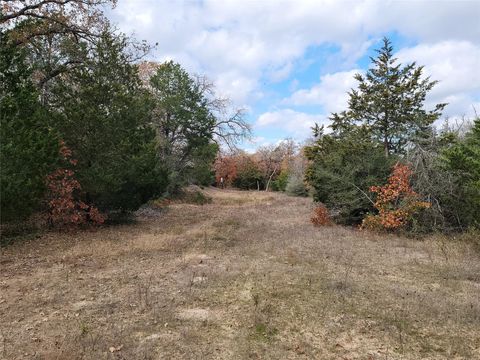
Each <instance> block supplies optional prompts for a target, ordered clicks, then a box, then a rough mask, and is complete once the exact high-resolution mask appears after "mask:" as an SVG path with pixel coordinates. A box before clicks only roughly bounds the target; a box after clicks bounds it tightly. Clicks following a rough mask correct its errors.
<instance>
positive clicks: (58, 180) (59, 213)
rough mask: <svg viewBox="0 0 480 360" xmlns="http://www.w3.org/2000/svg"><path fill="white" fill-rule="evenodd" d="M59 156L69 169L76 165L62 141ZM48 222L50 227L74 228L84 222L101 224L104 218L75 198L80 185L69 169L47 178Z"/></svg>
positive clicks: (58, 170) (53, 173) (61, 170)
mask: <svg viewBox="0 0 480 360" xmlns="http://www.w3.org/2000/svg"><path fill="white" fill-rule="evenodd" d="M60 156H61V157H62V159H63V160H64V161H65V162H66V164H68V165H69V166H71V167H74V166H75V165H76V164H77V160H75V159H72V158H71V157H72V151H71V150H70V149H69V148H68V147H67V146H66V145H65V143H64V142H63V141H62V142H61V143H60ZM46 181H47V189H48V198H47V205H48V208H49V211H48V222H49V224H50V225H51V226H66V227H70V226H76V225H80V224H84V223H86V222H92V223H94V224H102V223H103V222H104V221H105V216H104V215H102V214H101V213H100V211H99V210H98V209H97V208H96V207H94V206H91V205H87V204H85V203H84V202H83V201H80V200H78V199H77V198H76V195H77V194H78V192H79V191H80V190H81V186H80V183H79V182H78V180H77V179H75V172H74V171H73V170H71V169H65V168H60V169H57V170H55V171H54V172H52V173H51V174H50V175H48V176H47V179H46Z"/></svg>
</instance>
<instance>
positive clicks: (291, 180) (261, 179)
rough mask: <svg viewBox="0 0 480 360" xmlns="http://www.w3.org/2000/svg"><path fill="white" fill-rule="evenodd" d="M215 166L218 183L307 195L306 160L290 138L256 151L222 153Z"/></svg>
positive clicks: (246, 188)
mask: <svg viewBox="0 0 480 360" xmlns="http://www.w3.org/2000/svg"><path fill="white" fill-rule="evenodd" d="M214 168H215V181H216V184H217V186H233V187H236V188H239V189H243V190H265V191H270V190H272V191H287V192H288V193H290V194H292V195H298V196H305V195H307V190H306V187H305V184H304V172H305V168H306V161H305V158H304V157H303V153H302V149H301V148H300V147H299V146H298V144H296V143H295V142H294V141H292V140H290V139H286V140H284V141H281V142H280V143H279V144H278V145H268V146H261V147H259V148H258V149H257V150H256V152H255V153H253V154H249V153H246V152H244V151H235V152H231V153H228V154H222V153H219V155H218V156H217V158H216V160H215V164H214ZM222 179H223V180H222Z"/></svg>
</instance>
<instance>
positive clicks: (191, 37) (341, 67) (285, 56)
mask: <svg viewBox="0 0 480 360" xmlns="http://www.w3.org/2000/svg"><path fill="white" fill-rule="evenodd" d="M108 16H109V17H110V18H111V20H112V22H114V23H116V25H117V26H118V27H119V28H120V29H121V30H122V31H123V32H125V33H127V34H134V35H135V37H136V38H138V39H144V40H147V41H149V42H150V43H158V45H157V47H156V49H155V51H154V52H153V53H152V54H151V58H152V59H154V60H156V61H165V60H169V59H173V60H175V61H177V62H179V63H181V64H182V65H183V66H184V67H185V68H186V69H188V70H189V71H191V72H195V73H202V74H206V75H207V76H208V77H209V78H210V79H212V80H213V81H214V82H215V83H216V85H217V88H218V91H219V92H220V93H221V94H223V95H226V96H228V97H230V98H231V99H232V100H233V101H234V102H235V104H237V105H238V106H242V107H244V108H246V109H248V115H247V116H248V120H249V121H250V122H251V123H252V125H253V129H254V136H255V137H254V139H253V142H252V143H249V144H245V148H247V149H248V148H253V147H256V146H259V145H262V144H266V143H275V142H277V141H278V140H279V139H282V138H285V137H293V138H295V139H297V140H302V139H305V138H307V137H308V136H309V135H310V127H311V126H312V125H313V124H314V123H315V122H317V123H324V124H328V115H329V114H330V113H331V112H332V111H340V110H342V109H344V108H345V106H346V91H348V90H349V89H350V88H352V87H354V86H355V81H354V80H353V75H354V74H355V73H356V72H362V71H365V69H366V68H367V67H368V65H369V56H372V55H373V54H374V49H375V48H378V47H379V45H380V40H381V38H382V37H383V36H387V37H389V38H390V39H391V40H392V41H393V45H394V47H395V51H396V57H398V58H399V59H400V60H401V62H403V63H406V62H411V61H417V63H419V64H422V65H425V73H426V75H431V77H432V79H435V80H439V81H440V83H439V84H438V85H437V86H436V88H434V90H433V91H432V93H431V95H430V97H429V98H428V101H427V107H428V106H431V105H432V104H434V103H438V102H448V103H449V104H450V105H449V106H448V107H447V108H446V111H445V113H444V114H445V116H448V117H458V116H462V115H466V116H472V115H473V107H474V106H475V107H476V109H477V110H478V111H479V112H480V22H479V19H480V0H470V1H462V0H450V1H445V0H443V1H442V0H437V1H434V0H430V1H413V0H412V1H408V0H403V1H387V0H378V1H374V0H372V1H361V0H357V1H340V0H336V1H334V0H324V1H321V0H312V1H307V0H296V1H295V0H289V1H280V0H255V1H252V0H235V1H227V0H203V1H179V0H178V1H176V0H170V1H162V0H118V5H117V7H116V8H115V9H114V10H110V11H108Z"/></svg>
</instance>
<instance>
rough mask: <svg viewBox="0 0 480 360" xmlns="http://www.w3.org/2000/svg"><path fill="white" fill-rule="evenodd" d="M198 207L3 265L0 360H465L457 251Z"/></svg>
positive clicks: (467, 254) (279, 215) (243, 199)
mask: <svg viewBox="0 0 480 360" xmlns="http://www.w3.org/2000/svg"><path fill="white" fill-rule="evenodd" d="M208 193H209V194H210V195H211V196H212V197H213V198H214V202H213V203H212V204H208V205H204V206H195V205H188V204H178V205H172V206H171V207H170V208H169V209H168V210H167V211H165V212H159V213H156V214H150V216H148V217H147V216H143V217H141V218H139V220H138V222H137V223H136V224H133V225H123V226H117V227H108V228H103V229H100V230H98V231H94V232H93V231H90V232H83V233H80V234H76V235H67V234H48V235H45V236H42V237H41V238H39V239H36V240H35V241H32V242H30V243H21V244H20V243H19V244H16V245H13V246H10V247H8V248H6V249H3V250H2V254H1V256H0V319H1V321H0V359H177V358H178V359H475V358H477V359H480V258H479V256H478V254H475V253H474V252H472V251H471V250H470V249H469V248H468V246H467V245H463V244H458V243H455V242H454V241H452V242H448V243H445V242H440V241H434V240H431V241H423V242H421V241H415V240H408V239H402V238H396V237H393V236H376V235H372V234H365V233H359V232H357V231H353V230H350V229H345V228H341V227H327V228H320V229H318V228H314V227H313V226H312V225H310V223H309V216H310V212H311V209H312V206H313V205H312V204H311V200H309V199H301V198H293V197H288V196H286V195H283V194H274V193H257V192H237V191H220V190H213V189H212V190H208Z"/></svg>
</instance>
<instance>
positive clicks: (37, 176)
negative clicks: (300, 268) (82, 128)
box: [0, 32, 58, 223]
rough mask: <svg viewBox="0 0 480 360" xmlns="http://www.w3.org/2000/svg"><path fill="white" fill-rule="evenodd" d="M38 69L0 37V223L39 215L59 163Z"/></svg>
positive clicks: (49, 114) (23, 54) (51, 115)
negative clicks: (38, 86)
mask: <svg viewBox="0 0 480 360" xmlns="http://www.w3.org/2000/svg"><path fill="white" fill-rule="evenodd" d="M32 72H33V69H32V67H30V66H28V65H27V63H26V62H25V51H24V50H21V49H19V48H17V47H15V46H13V45H11V44H10V43H8V42H7V40H6V35H5V34H4V33H2V32H0V139H1V140H0V164H1V171H0V204H1V207H0V216H1V219H0V220H1V222H2V223H4V222H6V221H16V220H19V221H20V220H23V219H25V218H26V217H28V216H29V215H30V214H32V213H33V212H34V211H35V210H38V209H39V207H40V205H41V202H42V199H43V196H44V192H45V176H46V175H47V174H48V173H49V172H50V171H52V170H53V169H54V168H55V166H56V163H57V160H58V137H57V133H56V132H55V131H54V130H53V129H52V128H51V127H50V126H49V123H50V120H51V118H52V117H54V116H55V115H54V114H53V113H52V112H49V111H48V110H47V109H45V107H43V106H42V104H41V103H40V102H39V93H38V92H37V90H36V89H35V87H34V85H33V83H32V81H31V75H32Z"/></svg>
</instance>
